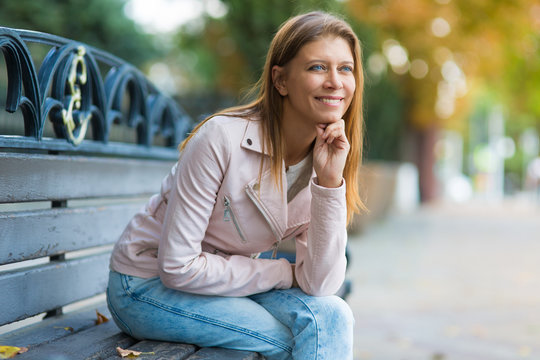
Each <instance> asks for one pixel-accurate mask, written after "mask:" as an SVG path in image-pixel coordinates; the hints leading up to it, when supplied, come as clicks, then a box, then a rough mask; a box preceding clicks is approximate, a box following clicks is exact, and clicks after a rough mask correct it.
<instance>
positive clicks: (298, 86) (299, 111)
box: [272, 36, 356, 129]
mask: <svg viewBox="0 0 540 360" xmlns="http://www.w3.org/2000/svg"><path fill="white" fill-rule="evenodd" d="M354 66H355V64H354V58H353V55H352V52H351V49H350V47H349V44H348V42H347V41H345V40H344V39H342V38H341V37H335V36H326V37H323V38H321V39H319V40H316V41H312V42H309V43H307V44H306V45H304V46H303V47H302V48H301V49H300V51H299V52H298V53H297V54H296V56H295V57H294V58H293V59H292V60H291V61H289V63H288V64H286V65H285V66H284V67H280V66H274V68H273V71H272V75H273V80H274V85H275V86H276V88H277V90H278V91H279V93H280V94H281V95H282V96H283V97H284V98H283V120H284V121H285V122H290V121H295V122H296V121H298V122H300V124H303V125H305V126H308V127H313V129H314V128H315V126H316V125H317V124H330V123H333V122H335V121H338V120H339V119H341V118H342V117H343V115H344V114H345V112H346V111H347V109H348V108H349V105H350V104H351V101H352V98H353V95H354V91H355V88H356V82H355V78H354Z"/></svg>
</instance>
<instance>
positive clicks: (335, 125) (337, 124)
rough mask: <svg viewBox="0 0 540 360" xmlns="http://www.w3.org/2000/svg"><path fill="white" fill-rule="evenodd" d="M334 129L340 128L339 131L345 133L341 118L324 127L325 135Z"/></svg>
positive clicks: (343, 122)
mask: <svg viewBox="0 0 540 360" xmlns="http://www.w3.org/2000/svg"><path fill="white" fill-rule="evenodd" d="M336 129H337V130H340V129H341V131H343V133H345V121H343V119H341V120H339V121H336V122H334V123H331V124H328V126H326V128H325V129H324V132H325V135H326V136H328V134H330V133H332V132H334V131H336Z"/></svg>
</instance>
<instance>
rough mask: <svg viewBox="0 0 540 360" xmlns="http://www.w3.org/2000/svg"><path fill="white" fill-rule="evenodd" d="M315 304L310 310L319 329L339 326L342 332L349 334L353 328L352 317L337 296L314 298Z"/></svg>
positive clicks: (343, 302)
mask: <svg viewBox="0 0 540 360" xmlns="http://www.w3.org/2000/svg"><path fill="white" fill-rule="evenodd" d="M316 299H317V302H318V303H319V304H317V306H316V308H315V309H312V311H313V313H314V317H315V319H316V321H317V323H318V325H319V326H320V327H323V328H328V327H331V328H334V329H335V328H336V325H341V326H338V327H341V328H342V329H343V331H345V332H351V333H352V329H353V326H354V316H353V313H352V310H351V308H350V307H349V305H348V304H347V303H346V302H345V301H344V300H343V299H342V298H340V297H338V296H325V297H319V298H316Z"/></svg>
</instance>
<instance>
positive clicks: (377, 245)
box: [348, 198, 540, 360]
mask: <svg viewBox="0 0 540 360" xmlns="http://www.w3.org/2000/svg"><path fill="white" fill-rule="evenodd" d="M529 200H530V199H529ZM539 234H540V206H537V205H535V204H534V203H532V202H530V201H528V200H527V199H524V198H511V199H510V198H509V199H506V200H505V201H502V202H498V203H489V202H485V201H476V202H475V201H472V202H469V203H467V204H449V203H436V204H430V205H426V206H422V207H420V208H418V209H417V210H415V211H413V212H410V213H407V214H393V215H389V216H388V218H386V219H385V220H383V221H381V222H379V223H377V224H374V225H372V226H371V227H370V228H369V229H368V230H366V231H365V232H364V233H362V234H357V235H354V236H351V238H350V247H351V257H352V261H351V268H350V270H349V277H350V278H351V279H352V280H353V292H352V295H351V296H350V298H349V299H348V303H349V304H350V305H351V307H352V309H353V311H354V314H355V320H356V324H355V359H358V360H359V359H362V360H367V359H378V360H390V359H391V360H406V359H410V360H423V359H426V360H427V359H429V360H442V359H445V360H450V359H459V360H483V359H485V360H502V359H509V360H510V359H540V261H539V260H540V235H539Z"/></svg>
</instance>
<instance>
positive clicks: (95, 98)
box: [0, 27, 193, 158]
mask: <svg viewBox="0 0 540 360" xmlns="http://www.w3.org/2000/svg"><path fill="white" fill-rule="evenodd" d="M28 43H39V44H44V45H47V46H50V47H51V48H50V50H49V51H48V54H47V56H45V58H44V59H43V61H42V63H41V64H39V65H40V66H39V72H36V68H37V67H36V64H34V60H33V59H32V56H31V54H30V51H29V48H28V46H27V44H28ZM0 49H1V50H2V52H3V54H4V59H5V64H6V68H7V96H6V107H5V109H6V111H8V112H15V111H17V110H18V109H20V110H21V113H22V116H23V119H24V135H22V134H21V135H18V136H13V135H2V134H1V133H0V148H29V149H37V150H40V149H41V150H49V151H62V152H77V153H101V154H111V155H116V156H143V157H156V158H175V157H176V156H177V151H176V145H177V144H178V143H179V142H180V141H181V140H182V139H183V138H184V137H185V134H186V132H187V131H189V130H190V129H191V127H192V125H193V124H192V120H191V119H190V117H189V116H188V115H187V114H186V113H185V111H184V110H183V109H182V108H181V107H180V106H179V105H178V103H176V102H175V101H174V100H172V99H171V98H169V97H167V96H165V95H163V94H162V93H161V92H159V91H158V90H157V88H156V87H155V86H154V85H153V84H152V83H151V82H150V81H148V80H147V79H146V77H145V76H144V75H143V74H142V73H141V72H140V71H139V70H137V69H136V68H135V67H134V66H132V65H130V64H129V63H127V62H125V61H123V60H121V59H119V58H117V57H115V56H113V55H111V54H109V53H107V52H104V51H101V50H99V49H96V48H93V47H92V46H89V45H86V44H83V43H80V42H77V41H73V40H69V39H66V38H62V37H59V36H55V35H50V34H45V33H40V32H35V31H28V30H16V29H10V28H5V27H0ZM98 65H102V68H103V67H107V68H109V70H108V71H107V73H106V75H105V76H102V74H101V71H100V67H99V66H98ZM126 103H128V104H129V106H128V109H124V108H125V107H126V105H125V104H126ZM48 119H49V120H50V121H51V122H52V126H53V129H54V134H55V136H56V138H50V137H44V136H43V129H44V127H45V124H46V122H47V120H48ZM113 123H114V124H121V125H122V126H125V127H126V130H127V129H129V128H132V131H133V129H135V130H134V131H135V132H136V144H128V143H119V142H112V141H109V134H110V129H111V127H112V124H113ZM89 128H91V139H88V138H87V137H88V134H87V130H88V129H89ZM156 136H160V137H161V138H162V139H164V143H165V146H154V144H153V142H154V138H155V137H156Z"/></svg>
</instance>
